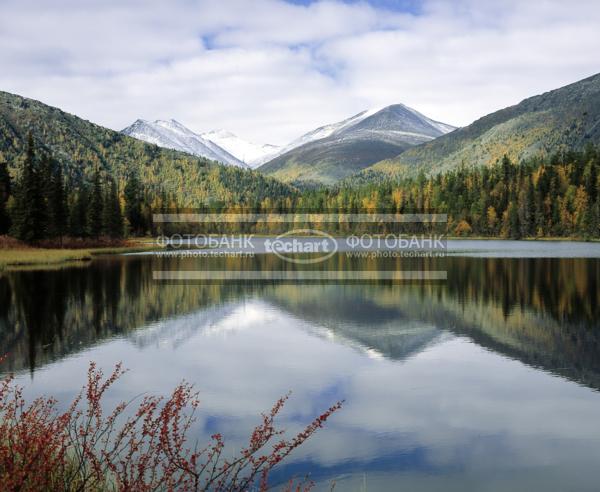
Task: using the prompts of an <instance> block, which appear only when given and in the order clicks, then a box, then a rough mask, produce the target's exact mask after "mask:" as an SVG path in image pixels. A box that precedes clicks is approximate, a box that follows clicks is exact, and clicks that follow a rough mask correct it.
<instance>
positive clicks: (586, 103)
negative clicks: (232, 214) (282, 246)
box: [0, 74, 600, 203]
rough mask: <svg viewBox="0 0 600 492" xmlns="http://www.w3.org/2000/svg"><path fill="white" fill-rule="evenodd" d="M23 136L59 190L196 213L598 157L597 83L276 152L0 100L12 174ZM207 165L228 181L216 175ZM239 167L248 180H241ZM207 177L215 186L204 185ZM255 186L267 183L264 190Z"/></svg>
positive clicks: (216, 135)
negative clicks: (93, 190) (167, 198)
mask: <svg viewBox="0 0 600 492" xmlns="http://www.w3.org/2000/svg"><path fill="white" fill-rule="evenodd" d="M30 131H31V132H32V133H33V135H34V138H35V139H36V140H37V141H38V142H39V143H41V144H42V145H43V146H44V147H45V149H46V150H48V151H49V152H50V153H51V154H52V155H53V156H54V157H56V158H57V159H59V160H60V161H61V162H63V163H64V166H65V172H66V174H67V176H68V177H70V178H74V177H75V178H77V179H79V178H82V177H84V178H85V177H86V176H89V174H90V169H91V168H92V167H93V165H97V164H100V165H101V166H103V167H104V168H106V169H107V170H109V171H111V172H112V173H116V174H114V175H115V176H116V177H120V176H125V175H127V173H129V172H130V170H131V168H132V167H134V168H139V169H140V170H141V171H143V172H142V173H141V175H142V176H143V177H144V180H145V181H146V182H147V183H148V184H150V185H151V186H160V187H166V188H167V189H170V190H173V191H174V192H175V191H181V190H183V191H188V190H192V189H194V196H193V200H194V202H199V203H200V202H202V201H204V200H206V199H209V197H210V196H211V195H213V194H217V195H219V196H220V197H227V196H231V195H232V194H233V195H234V196H237V195H236V193H238V192H239V193H242V194H243V193H245V191H244V190H247V189H252V190H254V191H256V190H260V193H259V195H260V196H267V195H268V194H269V193H276V194H281V193H283V194H284V195H285V194H287V193H289V192H290V190H292V188H290V187H289V186H286V185H284V184H282V183H281V181H284V182H287V183H292V184H298V185H306V184H313V183H318V184H333V183H337V182H339V181H340V180H342V179H346V180H349V182H354V183H356V182H364V181H372V180H374V179H377V180H381V179H383V180H385V179H389V177H390V176H396V175H403V174H407V173H408V174H411V173H413V174H414V173H416V172H418V171H424V172H425V173H426V174H435V173H438V172H444V171H447V170H451V169H454V168H456V167H459V166H461V165H464V164H466V165H470V166H471V165H472V166H486V165H491V164H494V163H495V162H497V161H498V160H500V159H501V158H502V156H503V155H505V154H506V155H507V156H508V157H510V159H511V160H512V161H513V162H519V161H520V160H521V159H525V158H528V157H531V156H535V155H550V154H553V153H555V152H558V151H561V150H571V149H572V150H581V149H583V148H584V147H585V146H586V145H587V144H588V143H590V144H594V145H600V74H597V75H594V76H591V77H588V78H586V79H583V80H581V81H579V82H575V83H573V84H570V85H567V86H565V87H562V88H559V89H556V90H553V91H549V92H546V93H544V94H541V95H538V96H534V97H530V98H528V99H525V100H523V101H522V102H520V103H519V104H516V105H515V106H511V107H508V108H505V109H501V110H499V111H496V112H494V113H491V114H489V115H487V116H484V117H482V118H480V119H479V120H477V121H475V122H473V123H472V124H470V125H468V126H465V127H463V128H458V129H455V128H454V127H452V126H450V125H447V124H444V123H440V122H438V121H434V120H432V119H430V118H428V117H426V116H424V115H422V114H420V113H419V112H417V111H415V110H413V109H411V108H409V107H407V106H405V105H402V104H395V105H391V106H387V107H384V108H376V109H371V110H367V111H363V112H361V113H358V114H356V115H354V116H352V117H350V118H348V119H345V120H343V121H340V122H338V123H333V124H329V125H325V126H321V127H319V128H317V129H315V130H312V131H310V132H308V133H306V134H305V135H303V136H301V137H300V138H297V139H296V140H294V141H292V142H291V143H290V144H288V145H286V146H283V147H276V146H273V145H262V144H254V143H251V142H248V141H246V140H243V139H241V138H239V137H237V136H236V135H234V134H232V133H229V132H227V131H225V130H214V131H210V132H206V133H195V132H193V131H191V130H189V129H188V128H186V127H185V126H183V125H182V124H180V123H178V122H177V121H174V120H169V121H163V120H158V121H154V122H148V121H144V120H137V121H136V122H135V123H134V124H132V125H131V126H129V127H127V128H126V129H125V130H123V132H115V131H113V130H109V129H107V128H104V127H101V126H99V125H95V124H94V123H91V122H88V121H85V120H83V119H81V118H78V117H76V116H74V115H71V114H68V113H65V112H63V111H61V110H60V109H58V108H53V107H51V106H47V105H45V104H43V103H41V102H39V101H34V100H32V99H27V98H24V97H21V96H17V95H14V94H9V93H6V92H0V160H7V161H8V162H9V166H11V167H13V168H14V167H15V166H16V165H17V163H18V162H19V160H20V159H22V158H23V156H24V153H25V147H26V140H27V133H28V132H30ZM130 136H131V137H135V138H131V137H130ZM140 140H143V141H144V142H140ZM165 148H166V149H165ZM168 149H175V150H168ZM190 154H191V155H190ZM197 156H201V157H197ZM213 161H218V162H221V163H225V164H229V165H230V167H232V168H234V169H235V168H239V169H237V171H238V172H236V173H226V172H224V171H223V170H221V169H220V167H215V166H217V164H216V162H213ZM221 167H222V166H221ZM250 167H254V168H256V169H257V171H258V172H254V171H253V172H251V173H250V174H246V172H247V171H249V169H248V168H250ZM242 168H243V169H242ZM211 169H215V173H216V174H218V175H219V177H218V178H215V179H213V181H211V182H209V179H208V178H209V174H210V173H209V171H210V170H211ZM217 170H218V172H217ZM265 176H269V177H272V178H275V179H272V180H270V181H265ZM236 180H237V181H238V182H237V183H234V181H236ZM244 183H245V184H244ZM249 183H254V184H253V185H252V186H249ZM196 186H197V187H198V190H195V187H196ZM254 191H253V192H254Z"/></svg>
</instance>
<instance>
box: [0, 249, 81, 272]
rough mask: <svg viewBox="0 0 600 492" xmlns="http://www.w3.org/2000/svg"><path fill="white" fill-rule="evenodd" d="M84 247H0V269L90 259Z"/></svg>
mask: <svg viewBox="0 0 600 492" xmlns="http://www.w3.org/2000/svg"><path fill="white" fill-rule="evenodd" d="M91 259H92V253H91V252H90V251H89V250H86V249H40V248H23V249H21V248H19V249H0V269H3V268H6V267H9V266H21V265H51V264H56V263H64V262H66V261H81V260H91Z"/></svg>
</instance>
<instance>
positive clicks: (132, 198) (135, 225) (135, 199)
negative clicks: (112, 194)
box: [123, 173, 142, 235]
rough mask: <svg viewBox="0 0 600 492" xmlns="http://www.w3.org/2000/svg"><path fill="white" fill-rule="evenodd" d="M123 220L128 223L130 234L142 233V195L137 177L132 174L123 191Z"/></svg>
mask: <svg viewBox="0 0 600 492" xmlns="http://www.w3.org/2000/svg"><path fill="white" fill-rule="evenodd" d="M123 194H124V195H125V218H126V219H127V221H128V222H129V231H130V234H133V235H136V234H140V233H141V232H142V196H141V195H142V194H141V187H140V182H139V180H138V177H137V175H136V174H135V173H132V174H131V175H130V176H129V179H128V180H127V184H126V185H125V189H124V190H123Z"/></svg>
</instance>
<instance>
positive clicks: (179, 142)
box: [122, 119, 248, 168]
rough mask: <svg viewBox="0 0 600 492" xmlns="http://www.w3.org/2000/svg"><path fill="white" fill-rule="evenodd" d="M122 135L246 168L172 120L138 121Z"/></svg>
mask: <svg viewBox="0 0 600 492" xmlns="http://www.w3.org/2000/svg"><path fill="white" fill-rule="evenodd" d="M122 133H124V134H125V135H129V136H130V137H134V138H138V139H140V140H143V141H145V142H148V143H152V144H155V145H158V146H159V147H166V148H168V149H174V150H180V151H182V152H187V153H188V154H192V155H197V156H200V157H206V158H207V159H212V160H214V161H219V162H222V163H223V164H229V165H233V166H239V167H245V168H247V167H248V166H247V165H246V164H244V163H243V162H242V161H241V160H239V159H237V158H236V157H235V156H234V155H232V154H230V153H229V152H228V151H227V150H225V149H223V148H222V147H220V146H219V145H217V144H216V143H214V142H213V141H211V140H207V139H205V138H203V137H202V136H201V135H198V134H197V133H194V132H193V131H192V130H190V129H189V128H186V127H185V126H184V125H182V124H181V123H179V122H178V121H176V120H174V119H171V120H156V121H146V120H141V119H138V120H136V121H135V122H134V123H133V124H132V125H131V126H128V127H127V128H125V129H124V130H122Z"/></svg>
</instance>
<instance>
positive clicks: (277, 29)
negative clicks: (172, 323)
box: [0, 0, 600, 144]
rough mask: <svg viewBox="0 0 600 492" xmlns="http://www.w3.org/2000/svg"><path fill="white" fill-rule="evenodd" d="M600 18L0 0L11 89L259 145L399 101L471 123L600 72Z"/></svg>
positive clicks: (588, 6)
mask: <svg viewBox="0 0 600 492" xmlns="http://www.w3.org/2000/svg"><path fill="white" fill-rule="evenodd" d="M599 26H600V2H599V1H597V0H577V1H571V2H565V1H564V0H560V1H558V0H528V1H525V0H503V1H498V0H496V1H494V0H454V1H450V0H397V1H395V0H371V1H366V0H363V1H342V0H324V1H309V0H293V1H292V0H290V1H284V0H164V1H159V0H0V90H4V91H7V92H12V93H16V94H20V95H23V96H27V97H31V98H34V99H38V100H40V101H42V102H44V103H46V104H50V105H53V106H57V107H60V108H61V109H63V110H65V111H68V112H70V113H73V114H76V115H78V116H80V117H82V118H85V119H88V120H91V121H93V122H95V123H98V124H101V125H104V126H107V127H109V128H112V129H115V130H120V129H122V128H124V127H126V126H128V125H129V124H131V123H132V122H133V121H135V120H136V119H138V118H142V119H148V120H155V119H170V118H174V119H176V120H178V121H180V122H181V123H183V124H184V125H186V126H188V127H189V128H191V129H192V130H194V131H196V132H204V131H209V130H212V129H219V128H223V129H226V130H229V131H232V132H234V133H236V134H237V135H239V136H240V137H243V138H246V139H248V140H252V141H255V142H259V143H272V144H285V143H288V142H289V141H290V140H292V139H294V138H296V137H298V136H300V135H301V134H303V133H305V132H307V131H309V130H312V129H314V128H315V127H317V126H320V125H323V124H326V123H331V122H335V121H338V120H341V119H345V118H347V117H349V116H351V115H353V114H356V113H358V112H360V111H362V110H364V109H367V108H372V107H379V106H385V105H389V104H395V103H403V104H406V105H408V106H410V107H412V108H414V109H416V110H418V111H420V112H421V113H423V114H425V115H427V116H428V117H430V118H433V119H436V120H438V121H442V122H444V123H449V124H453V125H457V126H464V125H467V124H469V123H471V122H472V121H474V120H475V119H477V118H479V117H481V116H484V115H485V114H488V113H490V112H493V111H495V110H498V109H501V108H503V107H506V106H509V105H512V104H516V103H518V102H519V101H521V100H522V99H524V98H526V97H529V96H531V95H535V94H539V93H542V92H545V91H548V90H551V89H554V88H558V87H560V86H563V85H566V84H568V83H571V82H575V81H577V80H580V79H582V78H585V77H587V76H590V75H593V74H595V73H598V72H600V49H599V47H600V28H599Z"/></svg>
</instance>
